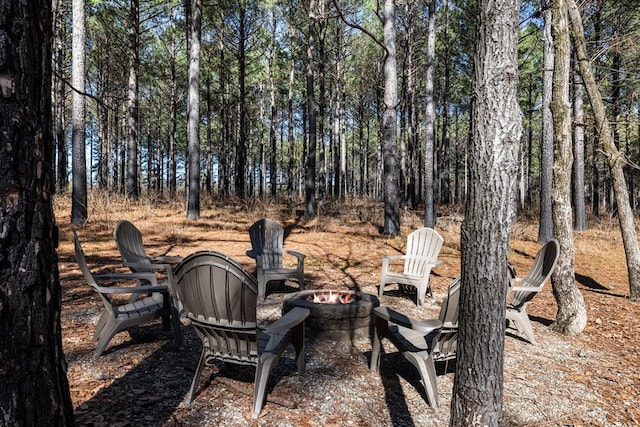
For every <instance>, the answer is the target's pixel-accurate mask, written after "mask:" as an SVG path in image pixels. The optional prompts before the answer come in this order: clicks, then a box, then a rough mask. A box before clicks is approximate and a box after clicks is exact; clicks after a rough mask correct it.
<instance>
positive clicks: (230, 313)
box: [175, 251, 258, 364]
mask: <svg viewBox="0 0 640 427" xmlns="http://www.w3.org/2000/svg"><path fill="white" fill-rule="evenodd" d="M175 281H176V291H177V294H178V300H179V301H180V302H181V303H182V306H183V309H184V312H185V315H186V316H187V317H188V318H189V319H190V320H191V322H192V324H193V326H194V327H195V329H196V332H197V333H198V335H199V336H200V338H201V339H203V342H205V343H206V344H205V345H208V346H209V350H210V352H211V354H214V355H216V357H220V358H223V359H228V360H229V361H232V362H235V363H248V364H254V363H255V360H256V357H257V355H258V348H257V333H258V329H257V323H256V303H257V293H258V286H257V283H256V280H255V278H254V277H253V276H251V275H250V274H249V273H248V272H247V271H246V270H245V269H244V268H243V267H242V266H241V265H240V264H238V263H237V262H236V261H234V260H232V259H231V258H228V257H226V256H225V255H223V254H220V253H218V252H213V251H202V252H196V253H194V254H191V255H189V256H188V257H187V258H185V259H184V260H183V261H182V262H181V263H180V264H179V265H178V266H177V267H176V272H175Z"/></svg>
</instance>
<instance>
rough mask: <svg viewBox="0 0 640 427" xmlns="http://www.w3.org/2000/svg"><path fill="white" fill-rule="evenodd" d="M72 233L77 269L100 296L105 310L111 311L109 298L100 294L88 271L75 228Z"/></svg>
mask: <svg viewBox="0 0 640 427" xmlns="http://www.w3.org/2000/svg"><path fill="white" fill-rule="evenodd" d="M72 231H73V246H74V249H75V255H76V262H77V263H78V267H80V271H81V272H82V276H83V277H84V279H85V280H86V281H87V284H88V285H89V286H91V287H92V288H93V289H94V290H95V291H96V292H97V293H98V295H100V299H102V302H103V303H104V306H105V308H106V309H107V310H109V311H113V306H112V304H111V300H110V299H109V297H108V296H107V295H105V294H103V293H102V292H100V289H99V286H98V283H96V280H95V279H94V277H93V274H91V270H89V266H88V265H87V258H86V257H85V255H84V250H83V249H82V245H81V244H80V239H79V238H78V232H77V231H76V229H75V228H72Z"/></svg>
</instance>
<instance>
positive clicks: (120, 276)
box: [93, 273, 158, 292]
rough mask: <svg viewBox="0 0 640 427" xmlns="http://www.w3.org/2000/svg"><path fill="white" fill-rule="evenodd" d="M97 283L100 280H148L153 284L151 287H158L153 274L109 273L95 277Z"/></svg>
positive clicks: (146, 287) (147, 287)
mask: <svg viewBox="0 0 640 427" xmlns="http://www.w3.org/2000/svg"><path fill="white" fill-rule="evenodd" d="M93 278H94V279H95V280H96V281H99V280H147V281H149V283H151V286H157V285H158V279H157V278H156V275H155V274H153V273H109V274H96V275H94V276H93ZM129 289H132V288H129ZM145 289H147V292H148V289H149V286H145Z"/></svg>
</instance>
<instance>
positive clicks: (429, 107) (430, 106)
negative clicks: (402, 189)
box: [424, 0, 436, 228]
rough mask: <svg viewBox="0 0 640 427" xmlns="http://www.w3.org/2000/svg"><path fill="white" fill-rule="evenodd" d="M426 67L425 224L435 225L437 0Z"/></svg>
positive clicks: (432, 4)
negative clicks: (434, 158)
mask: <svg viewBox="0 0 640 427" xmlns="http://www.w3.org/2000/svg"><path fill="white" fill-rule="evenodd" d="M426 56H427V57H426V62H427V63H426V68H425V71H424V73H425V103H426V108H425V116H424V122H425V129H424V130H425V135H424V140H425V147H424V188H425V194H424V206H425V209H424V225H425V227H431V228H433V227H435V223H436V219H435V214H436V208H435V205H434V191H433V185H434V182H433V180H434V178H433V165H434V162H433V150H434V138H435V132H434V125H435V120H436V111H435V106H434V101H433V70H434V63H435V56H436V0H429V21H428V30H427V51H426Z"/></svg>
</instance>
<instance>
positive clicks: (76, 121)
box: [71, 0, 87, 225]
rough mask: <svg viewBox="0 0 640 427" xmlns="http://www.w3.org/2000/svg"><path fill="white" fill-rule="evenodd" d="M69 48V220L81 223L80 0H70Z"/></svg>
mask: <svg viewBox="0 0 640 427" xmlns="http://www.w3.org/2000/svg"><path fill="white" fill-rule="evenodd" d="M72 8H73V33H72V51H71V62H72V66H71V84H72V85H73V88H74V91H73V95H72V106H71V141H72V146H71V153H72V159H71V180H72V183H73V188H72V190H71V192H72V197H71V224H76V225H83V224H84V223H85V222H86V221H87V159H86V149H85V145H84V144H85V128H84V114H85V105H84V102H85V100H84V95H83V93H84V74H85V73H84V58H85V51H84V44H85V30H84V20H85V13H84V0H74V1H73V2H72Z"/></svg>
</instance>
